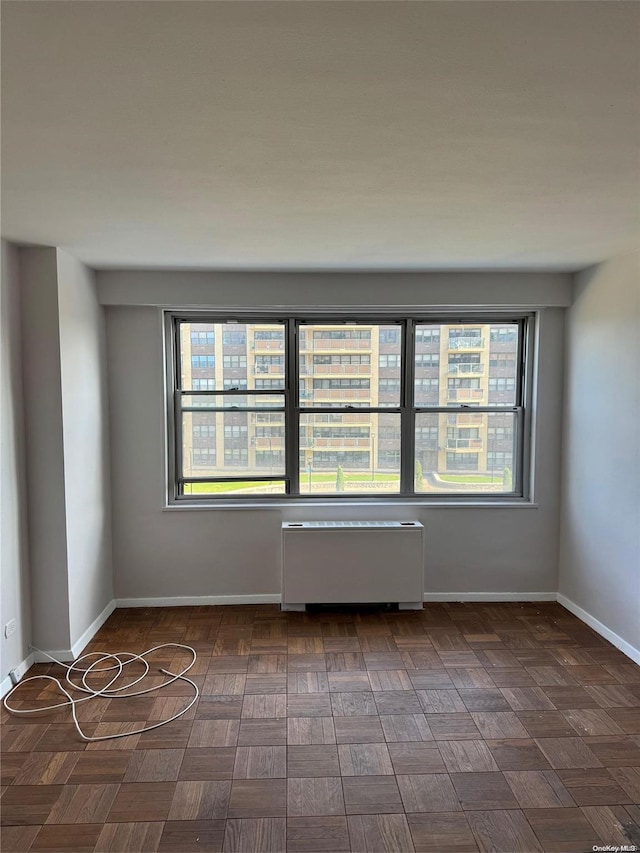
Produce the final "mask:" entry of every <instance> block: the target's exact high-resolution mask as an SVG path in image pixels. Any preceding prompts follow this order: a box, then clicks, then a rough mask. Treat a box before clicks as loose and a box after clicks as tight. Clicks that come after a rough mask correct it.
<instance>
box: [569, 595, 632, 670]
mask: <svg viewBox="0 0 640 853" xmlns="http://www.w3.org/2000/svg"><path fill="white" fill-rule="evenodd" d="M558 604H561V605H562V606H563V607H566V609H567V610H568V611H569V612H570V613H573V615H574V616H577V617H578V619H580V620H581V621H582V622H584V623H585V624H586V625H588V626H589V627H590V628H593V630H594V631H595V632H596V633H597V634H600V636H601V637H604V638H605V640H608V641H609V642H610V643H611V644H612V645H614V646H615V647H616V648H617V649H620V651H621V652H622V653H623V654H625V655H626V656H627V657H628V658H631V660H632V661H633V662H634V663H637V664H640V649H636V648H635V646H632V645H631V643H628V642H627V641H626V640H623V639H622V637H620V636H619V635H618V634H616V633H615V631H612V630H611V629H610V628H607V626H606V625H604V624H603V623H602V622H600V620H599V619H596V617H595V616H592V615H591V614H590V613H587V611H586V610H583V609H582V607H579V606H578V605H577V604H576V603H575V602H573V601H571V599H570V598H567V597H566V595H562V593H560V592H559V593H558Z"/></svg>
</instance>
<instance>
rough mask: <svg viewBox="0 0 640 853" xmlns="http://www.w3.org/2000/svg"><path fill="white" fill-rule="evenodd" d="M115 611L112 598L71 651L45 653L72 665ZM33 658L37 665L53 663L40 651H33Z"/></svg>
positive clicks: (58, 650)
mask: <svg viewBox="0 0 640 853" xmlns="http://www.w3.org/2000/svg"><path fill="white" fill-rule="evenodd" d="M115 609H116V601H115V599H114V598H112V599H111V601H110V602H109V603H108V604H107V606H106V607H105V608H104V610H103V611H102V613H100V615H99V616H97V617H96V618H95V619H94V620H93V622H92V623H91V625H89V627H88V628H87V630H86V631H83V633H82V634H81V635H80V636H79V637H78V639H77V640H76V641H75V643H74V644H73V646H71V648H70V649H53V650H52V649H45V650H44V651H46V652H47V653H48V654H49V655H51V657H52V658H55V659H56V660H59V661H62V663H70V662H71V661H74V660H75V659H76V658H77V657H78V656H79V655H80V653H81V652H82V650H83V649H84V647H85V646H86V645H87V643H88V642H90V641H91V640H92V639H93V637H95V635H96V634H97V633H98V631H99V630H100V628H102V626H103V625H104V623H105V622H106V621H107V619H108V618H109V616H111V614H112V613H113V611H114V610H115ZM33 657H34V661H35V663H51V658H49V657H47V655H46V654H44V653H43V652H41V651H39V650H38V649H34V650H33Z"/></svg>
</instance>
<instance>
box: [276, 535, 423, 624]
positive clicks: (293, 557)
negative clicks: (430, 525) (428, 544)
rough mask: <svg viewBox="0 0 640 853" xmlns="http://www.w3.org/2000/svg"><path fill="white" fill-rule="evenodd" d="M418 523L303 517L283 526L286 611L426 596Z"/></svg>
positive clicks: (418, 603) (411, 603) (412, 604)
mask: <svg viewBox="0 0 640 853" xmlns="http://www.w3.org/2000/svg"><path fill="white" fill-rule="evenodd" d="M423 535H424V528H423V526H422V524H420V522H419V521H301V522H285V523H284V524H283V525H282V609H283V610H304V608H305V605H306V604H349V603H351V604H355V603H357V604H364V603H382V602H384V603H387V602H398V604H399V606H400V608H401V609H404V610H408V609H412V610H413V609H419V608H421V607H422V602H423V596H424V544H423Z"/></svg>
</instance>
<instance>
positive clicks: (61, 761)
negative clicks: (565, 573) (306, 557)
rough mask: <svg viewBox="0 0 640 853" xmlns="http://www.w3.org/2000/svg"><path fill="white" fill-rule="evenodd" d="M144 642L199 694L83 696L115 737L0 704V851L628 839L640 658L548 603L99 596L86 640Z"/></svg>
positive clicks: (175, 852)
mask: <svg viewBox="0 0 640 853" xmlns="http://www.w3.org/2000/svg"><path fill="white" fill-rule="evenodd" d="M160 642H186V643H192V644H193V645H194V648H195V649H196V651H197V654H198V658H197V663H196V666H195V667H194V669H193V670H192V672H191V675H192V676H193V678H194V681H196V683H197V684H198V685H199V686H200V688H201V696H200V698H199V700H198V701H197V703H195V705H194V706H193V708H192V709H190V711H189V713H188V714H187V715H185V716H184V717H182V718H181V719H179V720H176V721H174V722H173V723H170V724H169V725H167V726H165V727H162V728H160V729H155V730H153V731H149V732H146V733H144V734H136V733H135V731H136V729H138V728H140V727H142V726H145V725H152V724H153V723H156V722H158V721H159V720H161V719H163V718H166V717H167V716H171V715H173V714H175V713H177V712H178V711H179V710H180V709H181V708H182V707H184V704H185V702H188V701H189V698H190V695H191V688H190V687H189V686H188V685H185V684H184V683H181V682H174V683H172V684H171V685H170V686H169V687H168V688H166V690H165V692H163V693H162V694H159V695H151V696H149V695H147V696H144V697H130V698H126V699H122V700H117V701H116V700H108V699H99V700H97V701H96V702H95V703H85V704H84V705H82V706H80V708H79V715H80V718H81V719H82V721H83V725H84V726H85V728H86V730H87V732H88V733H89V734H92V735H96V736H102V735H106V734H116V733H117V734H120V733H124V734H126V735H127V736H126V737H122V738H119V739H117V740H105V741H100V742H92V743H87V742H85V741H83V740H82V739H81V738H79V737H78V735H77V733H76V730H75V727H74V726H73V724H72V720H71V717H70V715H69V713H68V712H67V710H61V711H56V712H55V713H54V714H51V715H50V716H46V717H42V716H37V717H33V718H21V717H14V716H11V715H10V714H8V713H7V712H5V711H4V710H3V711H2V715H1V716H2V730H1V751H0V757H1V771H2V774H1V780H0V783H1V784H2V786H3V787H2V789H1V791H0V794H1V797H0V812H1V818H2V850H3V853H19V851H25V853H27V851H56V850H60V851H85V850H86V851H95V853H102V851H104V853H107V851H108V853H147V851H148V853H192V851H198V853H236V851H238V853H241V851H245V853H260V851H272V853H376V851H389V853H410V851H414V850H415V851H417V853H444V851H447V853H451V851H453V853H478V851H503V853H518V851H521V852H522V853H533V851H554V853H563V851H566V853H584V851H589V850H592V848H593V847H594V846H603V845H604V846H606V845H612V846H616V845H617V846H618V847H624V846H625V845H629V846H631V845H634V844H635V845H637V846H639V847H640V806H639V805H638V804H639V803H640V667H637V666H635V665H634V664H633V663H632V662H631V661H630V660H629V659H628V658H626V657H625V656H624V655H623V654H622V653H621V652H619V651H618V650H617V649H615V648H614V647H613V646H611V645H610V644H608V643H607V642H606V641H605V640H603V639H602V638H601V637H600V636H598V635H597V634H595V633H594V632H593V631H591V630H590V629H589V628H587V627H586V626H585V625H583V624H582V623H581V622H580V621H579V620H578V619H576V618H575V617H574V616H573V615H571V614H570V613H568V612H567V611H566V610H564V609H563V608H562V607H561V606H560V605H558V604H555V603H526V604H518V603H513V604H512V603H471V604H454V603H451V604H439V603H429V604H427V605H426V606H425V608H424V610H423V611H422V612H398V611H393V610H390V609H383V608H380V609H376V608H361V609H358V608H334V609H329V608H322V609H318V610H317V611H311V612H307V613H283V612H280V610H279V608H278V607H277V606H274V605H255V606H253V605H251V606H238V607H176V608H165V609H152V608H139V609H135V610H116V611H115V612H114V613H113V614H112V616H111V617H110V618H109V620H108V621H107V622H106V623H105V625H104V626H103V627H102V628H101V629H100V631H99V632H98V634H97V635H96V636H95V638H94V639H93V641H92V642H91V643H90V644H89V646H88V647H87V649H86V651H108V650H110V649H113V648H120V649H122V648H130V649H132V650H140V651H143V650H144V649H145V648H148V647H150V646H151V645H155V644H156V643H160ZM183 658H184V656H183V655H182V654H181V653H179V652H176V651H175V650H169V651H167V652H166V653H165V652H164V651H160V652H158V653H157V655H156V656H155V657H154V661H153V668H154V673H155V674H152V675H149V676H147V678H149V679H151V681H150V683H149V686H150V685H151V684H155V683H160V681H162V679H161V678H160V677H157V671H156V669H155V667H156V664H157V666H163V667H167V668H169V669H170V670H171V671H175V670H176V669H177V668H179V667H180V666H181V665H182V662H183ZM50 670H51V667H50V666H49V665H42V664H39V665H37V666H34V667H33V669H32V671H30V673H29V674H30V675H31V674H36V673H43V674H46V673H47V672H49V671H50ZM48 699H52V700H54V692H53V691H52V690H50V689H49V688H48V687H47V688H46V689H45V690H43V689H42V687H37V689H36V686H34V685H33V684H28V685H25V688H24V691H23V692H22V693H19V694H17V695H16V702H17V703H20V702H24V703H29V702H32V701H35V700H37V701H39V702H45V701H46V700H48Z"/></svg>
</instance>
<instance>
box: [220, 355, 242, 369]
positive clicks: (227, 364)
mask: <svg viewBox="0 0 640 853" xmlns="http://www.w3.org/2000/svg"><path fill="white" fill-rule="evenodd" d="M222 366H223V367H224V369H225V370H235V369H238V368H244V367H246V366H247V357H246V355H223V356H222Z"/></svg>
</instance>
